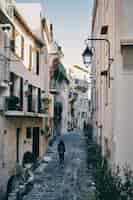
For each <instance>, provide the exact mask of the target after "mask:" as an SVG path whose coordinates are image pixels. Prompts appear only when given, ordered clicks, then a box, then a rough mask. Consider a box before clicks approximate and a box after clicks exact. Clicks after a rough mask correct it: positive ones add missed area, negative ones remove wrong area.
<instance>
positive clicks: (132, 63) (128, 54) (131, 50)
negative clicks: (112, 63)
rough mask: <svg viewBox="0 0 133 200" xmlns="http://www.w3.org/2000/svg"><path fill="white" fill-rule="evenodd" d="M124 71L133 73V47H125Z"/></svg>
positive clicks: (123, 48) (123, 50) (123, 49)
mask: <svg viewBox="0 0 133 200" xmlns="http://www.w3.org/2000/svg"><path fill="white" fill-rule="evenodd" d="M122 54H123V70H124V71H132V70H133V45H123V46H122Z"/></svg>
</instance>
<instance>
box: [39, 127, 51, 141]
mask: <svg viewBox="0 0 133 200" xmlns="http://www.w3.org/2000/svg"><path fill="white" fill-rule="evenodd" d="M41 134H42V135H44V136H45V137H46V139H48V138H49V137H50V136H51V134H50V128H49V126H48V125H46V126H45V128H44V129H41Z"/></svg>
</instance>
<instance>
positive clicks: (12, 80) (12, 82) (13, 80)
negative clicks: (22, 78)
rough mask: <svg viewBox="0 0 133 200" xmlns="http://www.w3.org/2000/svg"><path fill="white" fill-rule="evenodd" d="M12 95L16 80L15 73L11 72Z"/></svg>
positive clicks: (11, 94)
mask: <svg viewBox="0 0 133 200" xmlns="http://www.w3.org/2000/svg"><path fill="white" fill-rule="evenodd" d="M10 82H11V84H10V96H13V95H14V82H15V74H14V73H13V72H10Z"/></svg>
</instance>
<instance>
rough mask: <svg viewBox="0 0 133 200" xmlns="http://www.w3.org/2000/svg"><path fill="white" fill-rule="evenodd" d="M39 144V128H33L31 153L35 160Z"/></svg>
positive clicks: (37, 155)
mask: <svg viewBox="0 0 133 200" xmlns="http://www.w3.org/2000/svg"><path fill="white" fill-rule="evenodd" d="M39 144H40V128H39V127H34V128H33V146H32V152H33V154H34V158H35V160H37V158H38V157H39V150H40V149H39Z"/></svg>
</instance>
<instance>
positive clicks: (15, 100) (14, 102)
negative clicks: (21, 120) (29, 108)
mask: <svg viewBox="0 0 133 200" xmlns="http://www.w3.org/2000/svg"><path fill="white" fill-rule="evenodd" d="M6 105H7V110H19V109H20V99H19V97H16V96H10V97H7V98H6Z"/></svg>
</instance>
